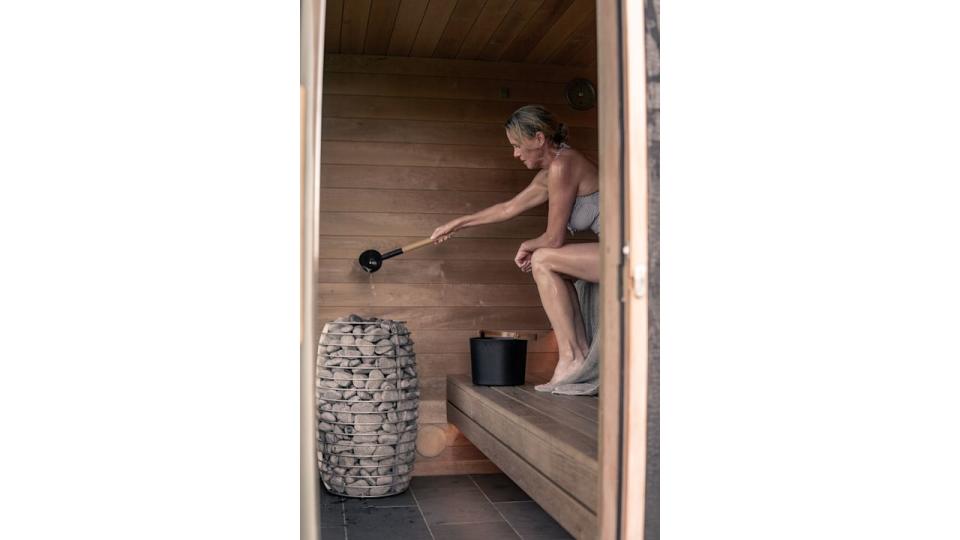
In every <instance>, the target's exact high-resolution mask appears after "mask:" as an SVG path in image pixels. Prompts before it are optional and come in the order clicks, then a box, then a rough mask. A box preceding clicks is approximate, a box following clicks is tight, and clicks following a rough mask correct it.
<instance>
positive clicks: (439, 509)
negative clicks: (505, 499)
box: [414, 486, 503, 527]
mask: <svg viewBox="0 0 960 540" xmlns="http://www.w3.org/2000/svg"><path fill="white" fill-rule="evenodd" d="M414 497H416V499H417V503H418V504H419V505H420V509H421V510H422V511H423V517H424V519H426V520H427V524H428V525H429V526H430V527H433V526H435V525H443V524H446V523H477V522H484V521H502V520H503V518H502V517H500V514H498V513H497V509H496V508H494V507H493V505H492V504H490V501H488V500H487V498H486V497H484V496H483V493H482V492H481V491H480V489H478V488H477V486H473V490H472V491H466V490H460V489H459V488H457V489H428V490H417V491H415V492H414Z"/></svg>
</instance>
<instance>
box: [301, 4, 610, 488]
mask: <svg viewBox="0 0 960 540" xmlns="http://www.w3.org/2000/svg"><path fill="white" fill-rule="evenodd" d="M394 5H398V6H399V10H398V11H397V16H396V19H395V23H394V28H395V30H396V31H395V32H393V33H392V37H391V39H390V41H389V42H387V43H388V45H387V48H388V49H389V50H392V49H394V48H403V47H405V46H406V47H413V48H416V47H417V43H419V46H421V47H427V46H429V45H430V41H431V40H432V39H434V38H436V40H435V41H434V43H437V42H440V41H441V39H440V38H441V34H437V33H436V32H437V30H438V29H440V30H442V29H443V28H445V27H446V26H445V25H446V23H447V19H448V18H449V17H450V15H451V14H453V13H455V11H454V10H456V9H460V10H461V11H460V13H459V15H458V16H460V17H463V16H465V14H466V13H467V11H469V10H471V9H472V10H474V11H476V12H478V13H479V14H480V15H479V16H477V17H475V18H476V19H477V24H479V23H481V22H482V23H483V25H484V28H479V29H478V30H477V33H475V34H474V35H478V33H482V32H491V33H495V32H493V26H494V24H493V22H495V19H497V17H500V16H501V15H503V14H504V10H506V9H507V6H508V5H509V6H511V7H510V9H509V13H506V15H509V14H510V13H514V15H515V16H517V15H522V14H523V13H524V12H523V11H522V9H523V8H520V9H519V10H518V9H516V8H517V6H516V4H514V3H511V2H510V1H500V0H493V1H487V2H483V1H477V2H472V3H470V2H467V3H464V2H460V3H459V4H458V2H456V1H455V0H429V1H428V0H401V1H400V2H399V3H397V2H396V1H395V0H393V1H391V0H373V2H372V7H371V10H370V15H369V20H370V23H369V24H370V29H373V28H385V27H386V26H387V25H388V24H389V23H388V22H387V20H388V19H389V17H387V15H388V14H389V13H390V11H391V10H392V9H393V6H394ZM406 8H410V9H412V10H413V11H414V12H415V11H417V10H418V9H419V10H421V11H422V12H425V13H426V14H427V17H428V18H427V19H426V20H425V21H424V25H426V28H424V27H420V28H419V29H417V28H413V27H412V23H411V21H412V20H413V19H414V17H412V16H411V14H405V12H404V10H405V9H406ZM351 9H354V8H351ZM527 9H528V11H527V12H526V13H529V12H530V11H529V8H527ZM431 13H432V14H434V15H435V16H436V20H434V19H431V18H430V16H431V15H430V14H431ZM444 13H447V15H444ZM501 19H502V20H505V19H506V17H505V16H504V17H501ZM461 22H462V21H461ZM474 27H476V24H474ZM498 30H499V28H498ZM414 32H416V35H417V37H416V38H412V37H410V36H411V34H412V33H414ZM507 34H509V32H506V31H505V32H500V35H507ZM378 36H379V34H378ZM398 36H399V37H398ZM404 36H406V37H404ZM464 36H470V34H469V32H466V31H464V32H461V33H460V36H453V35H452V34H448V35H447V36H446V37H447V38H449V39H448V41H445V42H443V43H442V44H441V45H442V47H443V48H450V47H454V48H456V49H457V50H462V49H463V47H461V46H460V43H459V41H458V40H459V39H462V37H464ZM454 38H456V39H454ZM471 39H474V40H475V39H476V38H475V37H474V38H471ZM341 41H343V40H342V39H341ZM455 41H456V43H454V42H455ZM365 43H366V44H367V46H369V47H372V48H380V47H383V46H384V43H385V41H384V39H380V38H377V37H375V36H372V35H371V34H369V30H368V34H367V36H366V38H365ZM464 46H467V47H469V48H468V50H467V52H468V53H470V54H473V53H472V52H471V51H472V50H473V49H475V48H476V43H474V42H473V41H470V40H468V41H465V42H464ZM451 50H452V49H451ZM445 54H449V52H447V53H445ZM587 71H589V69H588V70H587ZM575 76H587V77H590V76H591V74H589V73H584V69H581V68H568V67H562V66H546V65H530V64H510V63H493V62H482V61H469V60H440V59H417V58H393V57H390V58H388V57H384V56H358V55H327V57H326V65H325V73H324V91H325V92H324V94H325V95H324V100H323V111H322V117H323V124H322V131H321V134H322V137H323V141H322V145H321V193H320V219H319V224H318V228H319V237H318V245H319V250H318V255H319V275H318V279H317V282H316V283H315V290H316V301H317V307H316V320H317V328H318V330H319V329H320V328H322V326H323V324H324V323H325V322H327V321H330V320H333V319H335V318H337V317H342V316H345V315H349V314H351V313H356V314H358V315H361V316H364V317H381V318H387V319H395V320H402V321H406V322H407V326H408V327H409V328H410V330H411V332H412V333H413V339H414V342H415V349H414V350H415V352H416V353H417V356H418V372H419V375H420V378H421V391H422V396H421V401H420V423H421V425H427V424H444V423H445V422H446V413H447V408H446V401H445V400H446V384H445V379H446V376H447V375H448V374H450V373H455V374H464V375H465V374H468V373H469V371H470V348H469V344H470V338H471V337H474V336H476V335H477V332H478V330H480V329H486V330H512V331H521V332H523V333H525V335H529V339H528V340H527V351H528V352H527V372H528V374H533V373H547V374H549V373H551V372H552V370H553V368H554V367H555V365H556V361H557V343H556V339H555V337H554V335H553V333H552V331H551V330H550V324H549V321H548V320H547V317H546V313H545V312H544V311H543V308H542V307H541V306H540V298H539V294H538V291H537V287H536V284H535V282H534V281H533V279H532V276H531V274H528V273H524V272H521V271H519V270H518V269H517V268H516V265H515V264H514V262H513V258H514V256H515V255H516V251H517V248H518V247H519V245H520V243H521V242H522V241H524V240H527V239H530V238H534V237H536V236H538V235H540V234H541V233H542V232H543V231H544V229H545V227H546V206H545V205H541V206H539V207H537V208H534V209H531V210H529V211H528V212H526V213H525V215H521V216H518V217H516V218H514V219H511V220H509V221H507V222H504V223H497V224H490V225H485V226H479V227H472V228H469V229H465V230H462V231H459V232H458V233H457V235H456V237H455V238H452V239H450V240H449V241H447V242H444V243H442V244H440V245H427V246H424V247H422V248H420V249H417V250H414V251H412V252H410V253H405V254H403V255H401V256H399V257H396V258H393V259H390V260H387V261H385V262H384V266H383V268H382V269H381V270H380V271H379V272H376V273H374V274H368V273H366V272H363V271H362V269H361V268H360V267H359V264H358V262H357V257H358V256H359V254H360V253H361V252H363V251H365V250H367V249H376V250H378V251H380V252H381V253H382V252H386V251H388V250H391V249H394V248H398V247H401V246H404V245H407V244H410V243H412V242H415V241H418V240H421V239H423V238H426V237H428V236H429V235H430V234H431V233H432V232H433V230H434V229H435V228H436V227H437V226H439V225H442V224H443V223H446V222H447V221H449V220H451V219H454V218H456V217H459V216H462V215H465V214H468V213H471V212H475V211H477V210H481V209H483V208H485V207H488V206H489V205H492V204H496V203H499V202H503V201H506V200H509V199H510V198H511V197H513V196H514V195H515V194H516V193H518V192H519V191H521V190H522V189H524V188H525V187H526V186H527V185H529V183H530V182H531V181H532V179H533V178H534V175H535V171H531V170H527V169H526V168H525V167H523V165H522V164H521V163H520V162H519V161H517V160H516V159H514V158H513V155H512V150H511V148H510V146H509V145H508V143H507V141H506V137H505V135H504V132H503V123H504V122H505V120H506V119H507V118H508V117H509V116H510V114H512V113H513V111H515V110H516V109H517V108H518V107H520V106H523V105H527V104H529V103H530V102H537V103H543V104H545V105H547V106H548V107H549V108H551V109H552V110H553V112H554V113H555V114H556V115H557V117H558V118H559V120H560V121H562V122H564V123H566V124H567V125H568V126H570V140H571V144H572V145H573V146H574V147H575V148H577V149H578V150H580V151H581V152H583V153H584V155H586V156H587V157H588V158H590V157H591V156H595V155H596V149H597V144H596V138H597V129H596V128H597V121H596V111H573V110H572V109H571V108H570V107H569V106H567V105H566V104H565V102H564V97H563V94H562V91H563V87H564V85H565V84H566V82H567V81H569V80H570V79H572V78H574V77H575ZM501 88H506V89H509V90H508V91H509V97H501V93H500V90H501ZM589 236H590V237H588V236H587V235H578V237H577V238H572V239H569V240H568V241H573V242H579V241H588V240H591V239H592V240H595V239H596V237H595V235H589ZM591 237H592V238H591ZM463 448H464V450H463V451H461V452H460V453H456V452H447V453H446V454H445V455H446V456H448V457H449V458H450V461H436V460H435V461H432V462H431V461H429V460H425V459H424V458H422V456H418V459H417V467H421V466H425V467H427V468H428V470H430V469H429V467H431V466H433V467H434V469H433V470H438V471H441V470H442V471H444V473H459V474H463V473H466V472H470V471H471V470H473V469H477V470H483V469H484V468H487V469H488V470H489V468H490V467H492V465H491V464H490V462H489V461H487V460H485V459H483V456H482V455H479V454H477V453H476V450H475V449H474V448H472V447H471V446H465V447H463ZM448 450H449V449H448ZM471 451H472V452H474V453H473V454H470V452H471ZM425 463H433V465H424V464H425ZM418 470H422V469H418Z"/></svg>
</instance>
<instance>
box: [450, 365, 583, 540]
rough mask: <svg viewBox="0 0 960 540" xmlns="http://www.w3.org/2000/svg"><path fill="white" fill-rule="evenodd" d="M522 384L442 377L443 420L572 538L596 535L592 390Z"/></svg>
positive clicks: (538, 379) (533, 379)
mask: <svg viewBox="0 0 960 540" xmlns="http://www.w3.org/2000/svg"><path fill="white" fill-rule="evenodd" d="M545 379H546V377H543V376H542V375H541V376H537V375H532V376H531V375H528V376H527V384H526V385H524V386H474V385H473V383H472V382H471V379H470V377H469V376H468V375H450V376H448V377H447V419H448V421H449V422H450V423H452V424H454V425H456V426H457V427H458V428H459V429H460V431H462V432H463V434H464V435H465V436H466V437H467V439H469V440H470V442H472V443H473V444H474V445H476V446H477V448H479V449H480V451H482V452H483V453H484V454H486V456H487V457H488V458H489V459H490V461H492V462H494V463H495V464H496V465H497V466H498V467H500V469H501V470H502V471H503V472H504V473H505V474H506V475H507V476H509V477H510V478H511V479H512V480H513V481H514V482H516V484H517V485H518V486H520V487H521V488H522V489H523V490H524V491H526V492H527V494H529V495H530V497H531V498H533V499H534V500H535V501H536V502H537V503H538V504H539V505H540V506H541V507H543V509H544V510H546V511H547V513H549V514H550V515H551V516H553V518H554V519H556V520H557V522H559V523H560V524H561V525H562V526H563V527H564V528H565V529H567V531H568V532H569V533H570V534H571V535H573V536H574V537H576V538H578V539H581V540H583V539H593V538H596V536H597V500H598V497H597V483H598V466H597V432H598V425H597V421H598V400H597V398H596V397H585V396H558V395H552V394H548V393H544V392H537V391H536V390H534V388H533V387H534V385H536V384H540V383H542V382H545Z"/></svg>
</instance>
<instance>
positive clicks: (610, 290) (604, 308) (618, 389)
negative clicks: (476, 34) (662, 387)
mask: <svg viewBox="0 0 960 540" xmlns="http://www.w3.org/2000/svg"><path fill="white" fill-rule="evenodd" d="M620 39H621V35H620V2H619V1H598V2H597V80H598V81H599V82H600V83H599V86H598V99H597V105H598V111H597V112H598V117H597V125H598V133H597V135H598V139H599V141H598V145H599V148H600V153H599V173H600V206H601V209H600V219H601V223H600V231H601V233H600V253H601V261H600V275H601V277H600V298H601V309H600V329H601V330H600V340H601V341H600V347H601V349H600V351H601V354H602V360H601V362H600V383H601V384H600V387H601V389H602V390H601V392H600V437H599V438H600V445H599V446H600V447H599V449H598V456H599V461H600V463H599V468H600V474H599V478H598V482H599V486H598V490H597V492H598V493H599V506H598V509H597V522H598V524H599V529H600V530H599V531H598V535H597V537H598V538H600V539H601V540H619V539H620V538H621V535H620V520H621V500H620V499H621V483H620V482H621V470H622V462H621V460H622V449H623V448H622V444H621V436H622V432H621V426H622V424H621V422H622V418H623V387H622V377H621V374H622V370H623V350H622V349H621V345H622V336H623V328H622V324H623V310H622V304H621V292H620V277H621V261H622V251H621V249H622V234H623V231H622V227H623V222H622V216H623V205H622V201H623V131H622V130H623V125H622V118H623V117H622V105H623V103H622V101H623V95H622V82H621V41H620Z"/></svg>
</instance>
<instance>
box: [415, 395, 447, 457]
mask: <svg viewBox="0 0 960 540" xmlns="http://www.w3.org/2000/svg"><path fill="white" fill-rule="evenodd" d="M446 409H447V406H446V403H444V402H443V401H440V400H439V399H431V400H423V399H421V400H420V416H419V417H418V421H419V422H420V423H421V424H442V423H444V422H446V421H447V414H446V413H447V410H446ZM419 457H420V455H419V454H418V455H417V458H419Z"/></svg>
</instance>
